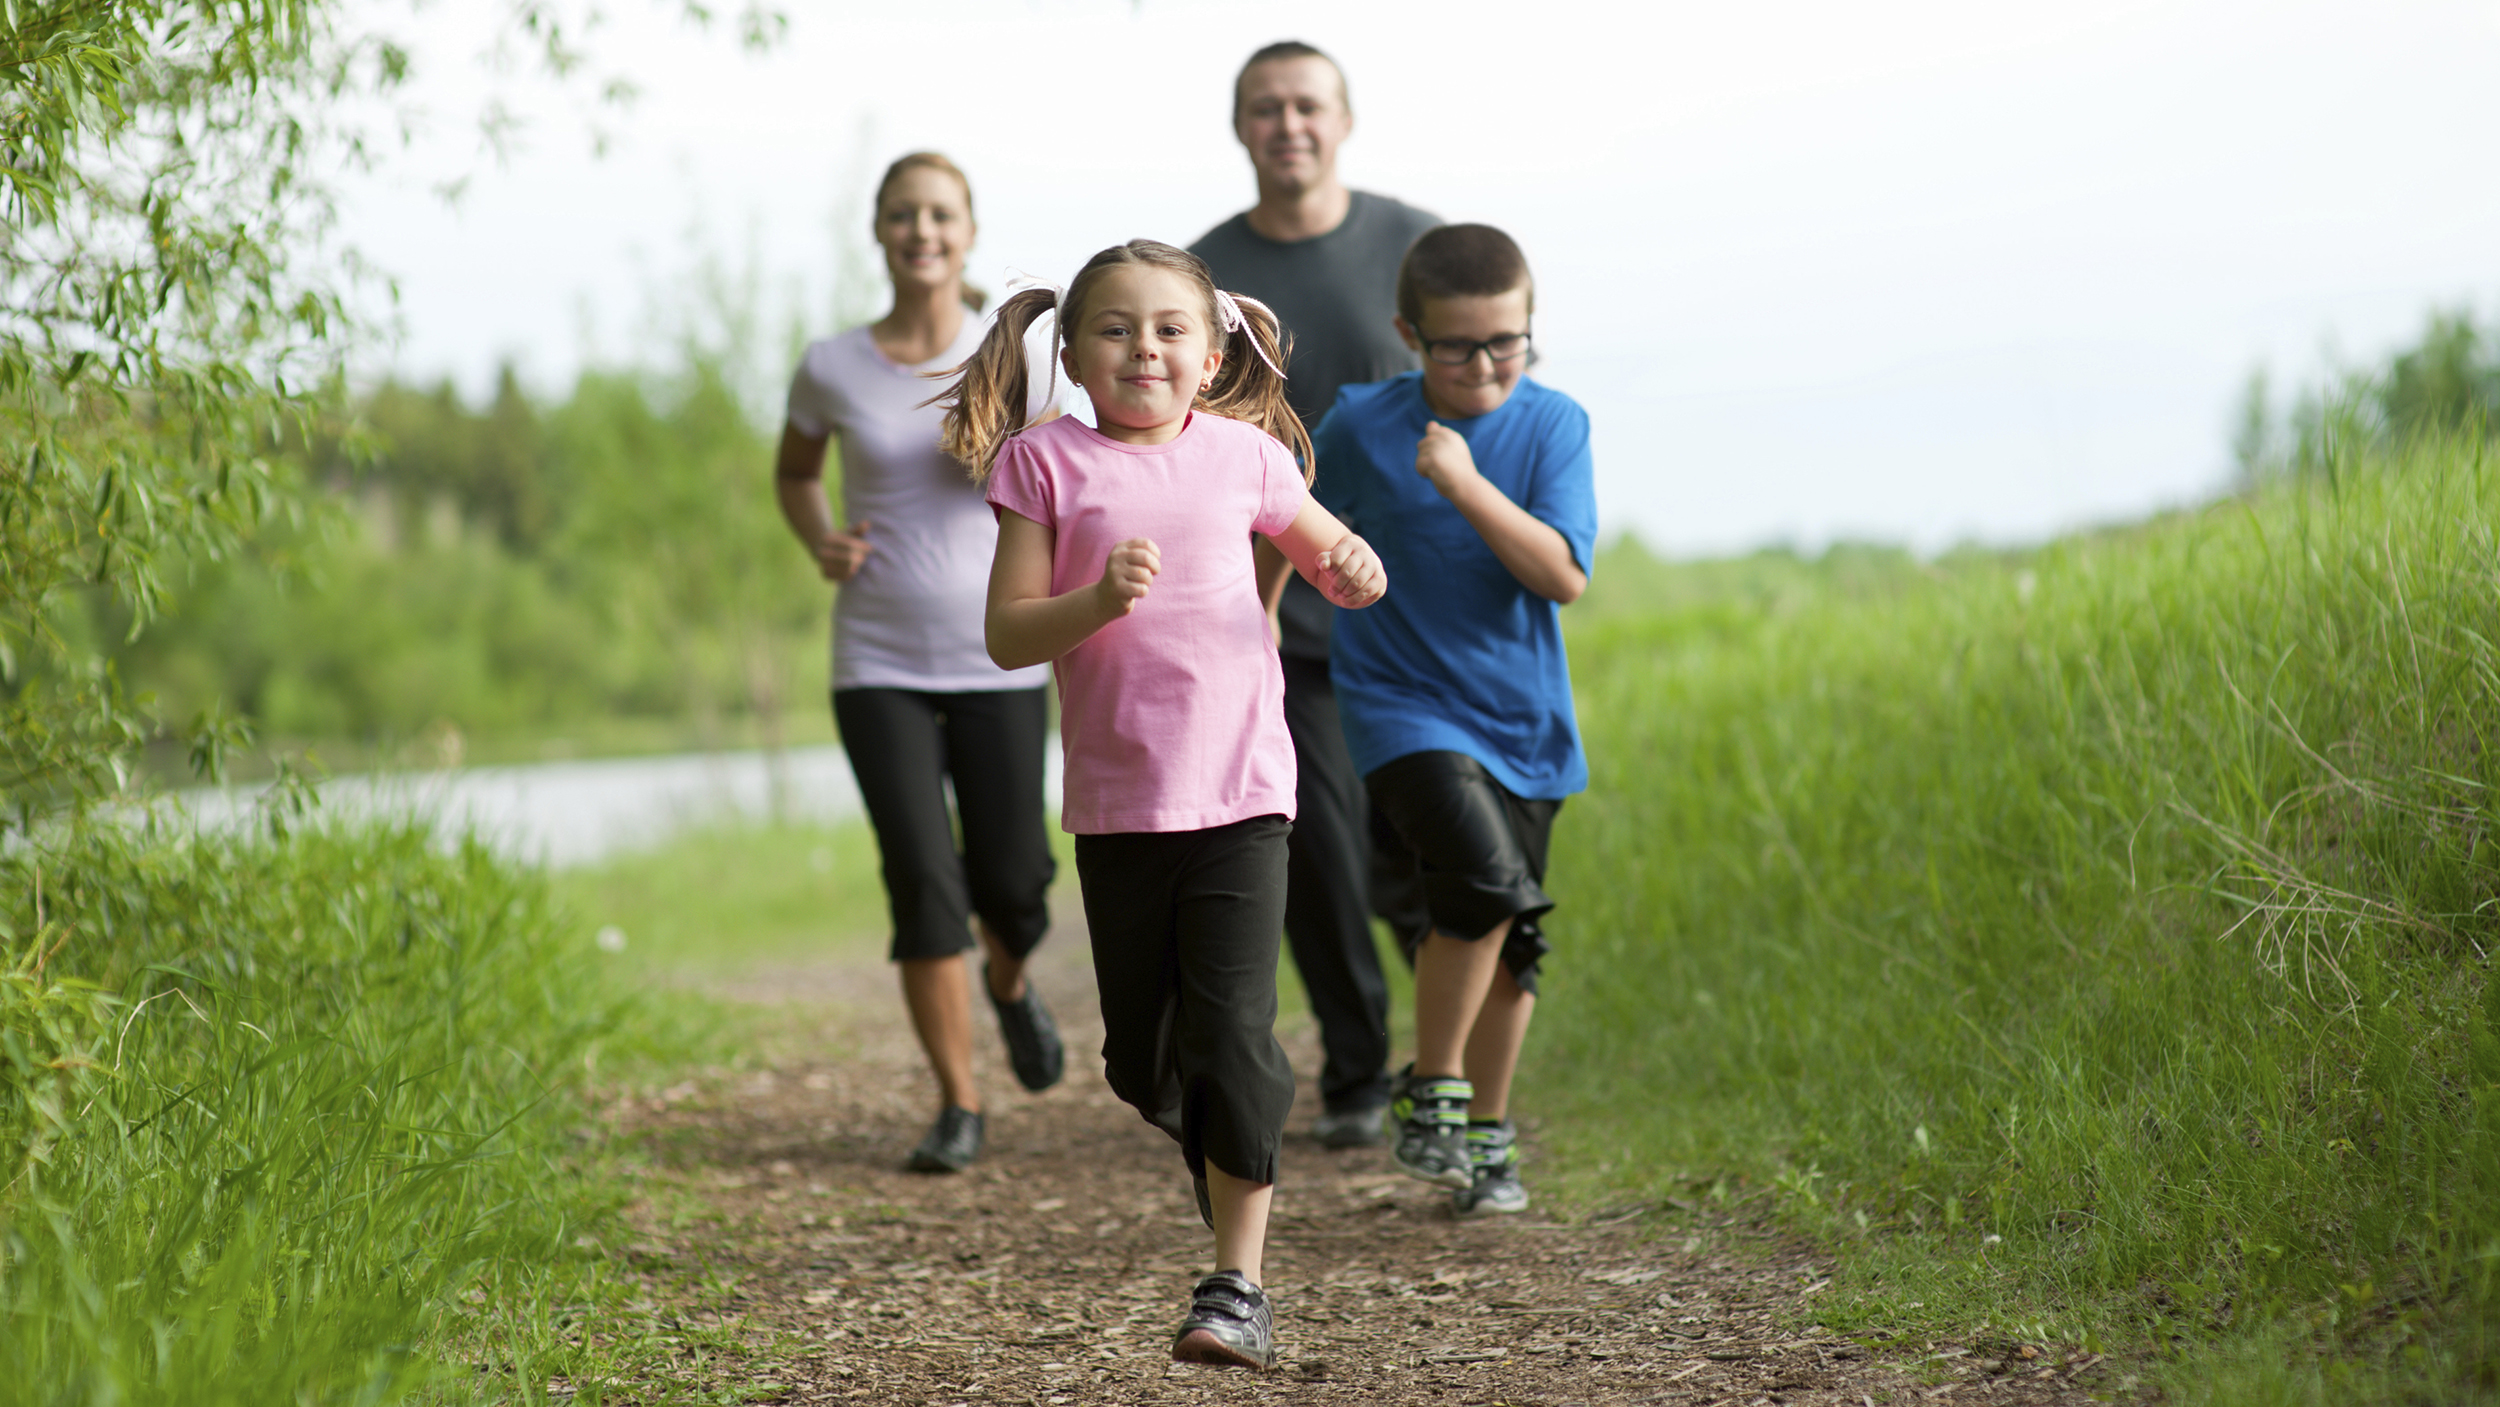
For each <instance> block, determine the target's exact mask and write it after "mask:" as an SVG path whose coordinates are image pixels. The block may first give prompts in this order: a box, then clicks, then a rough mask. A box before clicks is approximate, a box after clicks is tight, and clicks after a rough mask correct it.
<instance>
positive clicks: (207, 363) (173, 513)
mask: <svg viewBox="0 0 2500 1407" xmlns="http://www.w3.org/2000/svg"><path fill="white" fill-rule="evenodd" d="M6 26H7V27H6V30H5V33H4V34H0V804H4V805H5V808H6V812H7V817H6V819H0V825H6V824H9V823H10V822H11V821H14V823H15V824H18V825H20V826H23V825H25V824H27V823H28V822H29V820H30V819H31V818H32V817H33V816H35V815H37V814H40V813H42V812H44V811H47V810H50V809H52V808H56V807H58V806H60V805H63V804H76V803H77V802H79V801H81V800H82V799H85V798H89V797H92V796H94V795H96V794H98V793H100V792H103V791H107V790H110V789H111V788H112V787H114V786H116V785H117V784H118V783H119V781H120V779H121V769H120V764H119V759H120V757H121V756H122V754H123V753H124V752H125V751H126V750H127V749H128V748H129V747H130V746H131V745H132V744H133V743H135V742H136V741H137V740H138V738H139V735H140V728H141V722H142V720H141V718H140V716H139V715H138V714H137V713H136V712H135V711H134V708H133V706H132V702H131V701H130V700H127V699H125V698H124V697H122V694H121V691H120V689H119V687H118V686H117V685H116V683H115V681H114V679H113V678H112V676H111V673H110V671H109V670H108V669H106V668H105V667H104V666H103V665H102V664H101V663H100V655H98V654H97V653H96V652H95V651H93V650H92V649H89V648H87V647H86V646H85V644H84V642H83V641H81V640H80V639H79V638H78V636H77V634H76V633H75V632H74V631H70V630H65V628H64V627H65V625H66V624H67V618H68V617H69V615H70V614H71V613H70V612H69V610H68V609H67V608H68V606H69V605H70V598H71V597H72V596H73V595H75V594H76V593H80V592H84V591H105V592H109V593H111V594H112V595H113V596H115V597H116V598H118V601H119V603H120V605H121V606H122V607H123V608H124V609H125V610H126V612H127V614H128V617H129V619H130V620H131V621H132V622H133V629H134V630H135V629H137V628H139V627H140V626H143V625H144V624H145V623H146V621H147V620H148V619H149V618H150V617H151V616H153V615H154V614H155V612H156V610H157V608H158V606H159V604H160V603H161V601H162V598H163V595H164V592H165V589H166V573H167V572H168V571H169V570H170V569H172V568H173V567H174V565H175V564H177V563H179V562H181V561H184V560H186V559H188V558H189V557H191V556H193V555H198V556H205V557H209V558H215V557H217V556H220V555H222V554H224V553H226V552H228V551H231V550H232V549H233V547H234V546H235V544H236V543H237V542H238V540H239V539H240V537H241V536H242V535H243V534H244V533H246V532H247V531H249V529H250V528H251V527H252V526H253V525H255V524H256V523H258V522H259V521H261V520H262V519H263V518H265V517H266V516H268V515H269V514H270V513H272V512H273V511H276V510H278V509H279V508H280V507H282V505H283V504H284V503H285V502H286V501H287V490H288V488H289V484H288V480H287V475H286V474H285V472H284V470H283V469H282V468H281V467H280V464H279V462H278V460H277V459H276V458H275V457H274V456H273V455H272V454H271V453H270V449H271V447H272V446H273V445H274V444H275V443H276V442H277V440H278V437H279V436H280V435H281V434H282V433H284V432H285V431H286V430H287V429H288V428H289V427H290V426H291V425H300V424H301V423H302V422H303V421H304V420H305V419H306V418H307V417H308V416H309V415H310V414H311V413H312V412H313V410H314V409H315V407H316V404H317V402H316V400H315V399H314V397H315V394H316V393H317V391H318V389H319V388H320V387H321V386H322V385H323V384H325V382H326V381H328V380H329V379H330V376H331V374H332V373H333V372H334V370H335V369H336V367H337V366H338V363H339V359H340V357H341V355H342V354H343V352H344V351H345V346H346V342H345V335H346V322H345V319H344V318H343V317H342V294H343V291H344V290H343V289H342V287H341V286H340V285H339V283H338V282H337V281H336V278H335V277H334V276H333V275H331V274H330V273H329V271H328V270H327V269H326V268H323V267H322V266H321V265H320V264H319V263H317V261H315V260H313V259H310V258H308V257H306V256H307V255H308V254H310V253H313V252H315V251H316V250H317V249H318V248H319V246H320V244H321V241H322V239H323V236H324V234H325V233H326V231H327V227H328V224H329V219H330V206H329V203H328V200H327V197H326V194H325V192H324V190H323V187H322V185H321V183H320V182H319V181H318V180H317V179H315V178H314V176H315V173H316V172H318V171H321V170H325V169H329V168H330V166H331V164H332V163H334V162H336V161H338V160H341V159H353V158H354V156H355V145H356V144H355V143H354V141H353V139H352V137H349V136H347V135H345V134H342V133H339V132H337V131H336V130H335V129H333V128H331V127H330V126H328V125H326V123H325V120H324V117H323V111H324V109H325V108H326V106H327V105H328V104H330V103H331V102H332V101H333V100H335V99H336V97H337V96H338V95H339V94H340V93H341V92H342V91H344V90H345V89H346V88H348V87H349V86H350V85H362V86H365V87H367V88H373V87H385V88H386V87H389V86H391V85H394V84H396V83H397V82H398V80H399V79H400V77H401V76H402V75H403V74H404V72H405V62H404V60H403V58H402V56H401V55H400V54H399V52H398V51H397V50H395V49H393V48H390V47H389V46H387V45H380V44H375V45H371V46H360V45H356V44H353V43H348V42H343V41H342V40H341V39H340V37H339V36H338V34H337V33H336V32H335V31H334V30H333V29H332V28H331V26H330V23H329V17H328V12H327V11H325V10H324V9H322V8H321V7H319V6H318V5H315V4H312V3H309V0H235V3H214V0H154V2H153V3H149V2H147V0H142V2H141V3H117V2H116V0H61V2H60V3H54V4H51V5H46V6H40V7H20V8H14V9H11V10H9V11H8V12H7V13H6ZM195 732H196V734H197V741H198V743H199V744H200V746H201V749H202V758H203V760H204V761H212V762H213V760H214V755H215V753H216V751H217V749H218V747H219V746H220V745H221V744H222V743H224V742H227V741H230V740H231V736H230V734H229V733H227V732H226V730H224V729H223V728H221V727H219V726H218V725H217V724H216V722H215V720H214V719H213V718H203V719H202V720H200V724H199V727H198V728H197V729H196V730H195Z"/></svg>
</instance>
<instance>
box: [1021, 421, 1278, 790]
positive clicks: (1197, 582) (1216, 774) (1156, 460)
mask: <svg viewBox="0 0 2500 1407" xmlns="http://www.w3.org/2000/svg"><path fill="white" fill-rule="evenodd" d="M1306 497H1308V491H1307V490H1306V489H1304V488H1303V485H1302V471H1301V470H1300V469H1299V468H1297V467H1296V466H1295V464H1294V462H1293V455H1292V454H1291V453H1290V452H1289V451H1287V450H1286V448H1285V447H1284V446H1283V445H1281V444H1278V443H1277V442H1276V441H1275V440H1274V439H1273V438H1271V437H1269V436H1268V434H1267V433H1266V432H1265V431H1262V430H1260V429H1259V428H1258V427H1256V426H1254V425H1250V424H1248V423H1246V422H1243V421H1239V420H1228V419H1225V418H1224V417H1222V416H1219V415H1207V414H1204V413H1193V414H1192V415H1191V416H1190V418H1189V423H1188V424H1187V425H1184V426H1183V427H1181V433H1180V434H1178V435H1176V436H1174V437H1173V438H1172V439H1171V440H1170V441H1169V442H1168V443H1165V444H1160V445H1129V444H1122V443H1120V442H1119V441H1117V440H1114V439H1111V438H1109V437H1107V436H1105V435H1103V434H1102V433H1101V432H1099V431H1097V430H1094V429H1092V428H1091V427H1089V426H1086V425H1084V424H1081V423H1079V422H1078V421H1076V420H1074V419H1060V420H1054V421H1052V422H1050V423H1049V424H1047V425H1039V426H1035V427H1034V428H1032V429H1030V430H1027V431H1025V432H1024V433H1023V434H1020V435H1018V436H1016V437H1015V438H1014V439H1012V440H1009V441H1008V442H1007V444H1006V446H1005V447H1004V448H1003V449H1001V450H1000V451H999V454H998V463H997V467H996V469H995V470H993V471H992V473H991V474H990V479H989V500H990V502H991V503H992V504H994V505H995V506H997V507H999V508H1003V509H1006V510H1008V511H1010V512H1014V513H1020V514H1022V515H1023V516H1025V517H1027V518H1030V519H1032V520H1033V521H1034V522H1037V523H1040V524H1041V525H1042V526H1044V527H1046V528H1049V529H1051V530H1052V531H1053V532H1054V533H1055V534H1056V535H1057V540H1056V542H1054V544H1053V545H1052V549H1051V563H1050V591H1051V594H1052V595H1054V596H1056V595H1060V594H1062V593H1064V592H1068V591H1073V590H1075V589H1076V588H1078V587H1080V586H1088V585H1091V584H1092V583H1094V582H1097V581H1100V580H1101V579H1102V567H1103V563H1104V562H1106V561H1108V560H1109V559H1110V556H1111V549H1112V548H1114V547H1116V546H1118V545H1119V544H1121V543H1123V542H1126V541H1128V540H1129V539H1130V538H1133V537H1142V538H1147V539H1150V540H1151V541H1153V543H1154V545H1155V547H1156V549H1157V550H1158V551H1160V552H1161V554H1162V557H1163V572H1162V574H1161V575H1160V576H1157V577H1156V578H1155V580H1154V586H1153V587H1152V589H1150V590H1149V591H1148V592H1147V593H1146V599H1145V600H1143V601H1140V602H1138V603H1137V609H1135V610H1133V611H1131V612H1129V613H1128V614H1127V615H1126V616H1123V617H1121V618H1120V619H1118V620H1115V621H1113V622H1111V623H1110V624H1109V625H1106V626H1104V627H1103V628H1102V629H1100V630H1098V631H1096V632H1094V634H1093V635H1091V636H1089V637H1087V638H1086V640H1085V643H1083V644H1081V645H1079V646H1077V647H1076V648H1075V649H1073V650H1070V651H1068V652H1067V653H1066V654H1064V655H1061V656H1060V657H1059V661H1058V677H1059V740H1060V745H1061V748H1062V750H1063V751H1064V753H1065V755H1066V758H1067V791H1066V795H1065V797H1064V799H1063V800H1062V801H1061V803H1060V807H1059V823H1060V824H1061V825H1062V826H1064V827H1066V828H1067V829H1068V830H1070V831H1073V832H1075V833H1076V834H1078V835H1101V834H1107V833H1111V832H1118V831H1193V830H1205V829H1207V828H1208V827H1211V826H1222V825H1230V824H1231V823H1233V822H1235V821H1241V820H1247V819H1249V818H1250V817H1252V816H1288V817H1290V816H1292V815H1293V814H1294V805H1293V803H1294V758H1293V738H1292V737H1291V735H1289V734H1288V733H1286V731H1285V676H1284V672H1283V670H1282V669H1281V668H1280V667H1279V666H1278V664H1277V662H1276V644H1275V641H1274V640H1273V639H1272V638H1271V637H1270V636H1269V634H1268V629H1267V613H1266V612H1265V611H1263V610H1261V609H1260V608H1259V589H1258V583H1257V580H1256V578H1255V573H1254V571H1253V568H1252V564H1251V556H1250V535H1251V534H1252V533H1265V534H1270V535H1272V534H1275V533H1280V532H1283V531H1284V530H1285V529H1286V528H1287V527H1290V526H1291V525H1292V523H1293V520H1294V517H1295V515H1296V514H1298V513H1300V512H1301V511H1302V503H1303V500H1304V499H1305V498H1306Z"/></svg>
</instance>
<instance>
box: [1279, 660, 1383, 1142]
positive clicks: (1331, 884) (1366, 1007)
mask: <svg viewBox="0 0 2500 1407" xmlns="http://www.w3.org/2000/svg"><path fill="white" fill-rule="evenodd" d="M1284 666H1285V726H1286V728H1287V729H1288V730H1290V731H1291V732H1292V734H1293V751H1294V757H1295V763H1296V768H1297V771H1298V776H1299V786H1300V795H1299V796H1298V797H1297V798H1296V800H1295V808H1296V814H1295V817H1294V823H1293V835H1292V837H1291V838H1290V839H1289V840H1288V841H1287V842H1286V863H1285V941H1286V944H1287V946H1288V947H1289V948H1290V949H1291V951H1292V953H1293V965H1294V969H1295V970H1296V971H1297V972H1299V973H1301V974H1302V989H1303V991H1304V992H1306V993H1308V994H1309V996H1310V1001H1311V1014H1312V1015H1314V1016H1316V1017H1318V1018H1319V1036H1320V1046H1321V1049H1322V1050H1323V1051H1324V1052H1325V1054H1326V1059H1325V1060H1324V1062H1323V1063H1322V1065H1321V1067H1320V1076H1319V1092H1320V1099H1321V1101H1322V1102H1323V1103H1325V1104H1326V1105H1327V1106H1328V1108H1329V1110H1330V1111H1331V1112H1340V1111H1344V1110H1349V1109H1369V1108H1377V1107H1379V1106H1381V1105H1384V1104H1386V1103H1388V1102H1389V1069H1388V1067H1389V984H1388V981H1387V979H1386V978H1384V977H1382V976H1381V972H1380V953H1379V950H1378V949H1376V948H1374V947H1373V946H1372V929H1371V904H1370V902H1369V884H1368V879H1369V874H1370V867H1371V826H1372V820H1371V798H1370V797H1369V796H1368V795H1367V794H1366V793H1365V792H1364V790H1363V779H1362V778H1361V777H1359V776H1356V775H1355V772H1354V759H1353V757H1352V756H1351V755H1350V754H1348V753H1347V752H1346V746H1345V727H1344V725H1343V724H1341V723H1339V722H1338V721H1337V691H1336V689H1335V688H1334V687H1333V686H1332V685H1331V684H1330V682H1329V678H1328V662H1327V661H1326V660H1313V659H1301V658H1297V657H1295V656H1293V655H1286V656H1284Z"/></svg>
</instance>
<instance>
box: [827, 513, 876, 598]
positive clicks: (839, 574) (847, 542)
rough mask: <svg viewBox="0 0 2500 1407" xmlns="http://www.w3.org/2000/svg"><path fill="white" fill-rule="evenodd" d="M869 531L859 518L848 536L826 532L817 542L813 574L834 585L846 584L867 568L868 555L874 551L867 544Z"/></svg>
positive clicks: (874, 548)
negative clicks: (821, 576) (819, 573)
mask: <svg viewBox="0 0 2500 1407" xmlns="http://www.w3.org/2000/svg"><path fill="white" fill-rule="evenodd" d="M868 527H869V523H868V520H867V519H866V518H862V519H860V520H859V521H858V522H856V523H853V524H851V530H850V531H849V532H828V533H826V534H825V535H824V536H823V537H820V538H818V539H817V540H816V570H818V571H820V572H823V573H824V574H825V580H827V581H830V582H833V583H836V584H837V585H838V584H841V583H843V582H847V581H849V580H850V579H851V578H852V577H855V576H858V575H859V569H860V568H861V567H864V566H866V565H868V554H869V553H871V552H874V551H876V550H877V549H876V544H874V543H872V542H870V541H869V540H868Z"/></svg>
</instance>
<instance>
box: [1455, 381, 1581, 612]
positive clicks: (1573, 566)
mask: <svg viewBox="0 0 2500 1407" xmlns="http://www.w3.org/2000/svg"><path fill="white" fill-rule="evenodd" d="M1415 472H1416V473H1418V474H1421V475H1423V476H1424V478H1425V479H1427V480H1429V481H1430V482H1431V484H1432V486H1433V487H1434V488H1435V489H1438V490H1439V491H1440V493H1441V496H1442V497H1443V498H1446V499H1448V500H1449V501H1450V506H1451V507H1453V508H1456V509H1457V510H1458V513H1459V516H1460V517H1462V518H1465V519H1466V520H1467V524H1468V526H1470V527H1472V528H1474V529H1475V530H1476V536H1478V537H1481V538H1483V539H1484V545H1485V546H1487V547H1490V548H1492V549H1493V555H1494V556H1495V557H1498V558H1500V559H1501V562H1502V565H1503V566H1505V567H1507V568H1509V569H1510V574H1511V575H1512V576H1513V577H1516V578H1518V581H1519V584H1520V585H1521V586H1524V587H1526V588H1528V589H1529V590H1530V591H1533V592H1535V593H1536V594H1537V595H1539V596H1542V597H1544V598H1545V599H1546V600H1548V601H1551V602H1553V603H1555V604H1556V605H1560V606H1568V605H1570V604H1571V603H1572V602H1574V601H1577V600H1579V599H1580V593H1581V592H1583V591H1586V590H1588V589H1589V574H1588V573H1587V572H1584V571H1582V570H1581V569H1580V564H1579V563H1578V562H1576V561H1574V560H1572V556H1571V544H1570V543H1569V542H1567V541H1565V540H1564V539H1563V535H1562V534H1561V533H1559V532H1556V531H1555V530H1554V526H1553V524H1551V523H1548V522H1545V521H1544V520H1542V519H1540V518H1538V517H1537V516H1536V515H1535V514H1533V513H1530V512H1529V511H1528V510H1527V509H1525V508H1522V507H1520V506H1519V505H1518V504H1516V503H1513V502H1511V501H1510V497H1509V495H1507V494H1504V493H1503V492H1502V491H1501V490H1500V489H1497V488H1495V487H1493V485H1492V483H1491V481H1489V480H1487V479H1486V478H1485V477H1484V475H1482V474H1479V473H1477V472H1476V457H1475V456H1474V455H1473V454H1471V453H1469V452H1468V449H1467V441H1466V440H1465V439H1464V438H1463V437H1461V436H1460V435H1459V433H1458V432H1457V431H1456V430H1453V429H1451V428H1450V427H1449V426H1447V425H1441V424H1434V425H1429V426H1426V427H1425V429H1424V437H1423V438H1422V439H1421V440H1419V441H1417V442H1416V444H1415Z"/></svg>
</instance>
